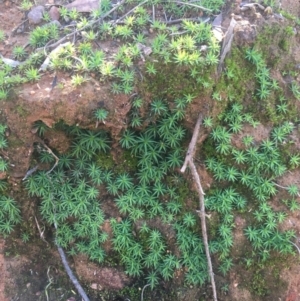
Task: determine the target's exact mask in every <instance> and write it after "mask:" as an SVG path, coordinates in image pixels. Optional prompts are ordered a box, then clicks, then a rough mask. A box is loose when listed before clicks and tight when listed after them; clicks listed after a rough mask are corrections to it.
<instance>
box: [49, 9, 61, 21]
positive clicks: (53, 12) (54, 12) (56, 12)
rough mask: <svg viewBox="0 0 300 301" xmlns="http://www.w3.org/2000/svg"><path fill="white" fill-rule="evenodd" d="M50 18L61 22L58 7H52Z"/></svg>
mask: <svg viewBox="0 0 300 301" xmlns="http://www.w3.org/2000/svg"><path fill="white" fill-rule="evenodd" d="M49 16H50V18H51V20H59V17H60V13H59V9H58V8H57V7H56V6H52V7H51V8H50V10H49Z"/></svg>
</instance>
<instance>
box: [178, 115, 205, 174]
mask: <svg viewBox="0 0 300 301" xmlns="http://www.w3.org/2000/svg"><path fill="white" fill-rule="evenodd" d="M201 123H202V115H201V114H200V115H199V117H198V119H197V122H196V125H195V128H194V132H193V137H192V140H191V142H190V144H189V148H188V151H187V154H186V157H185V160H184V163H183V166H182V167H181V169H180V171H181V172H182V173H184V172H185V170H186V167H187V165H188V163H189V161H190V160H191V159H192V158H193V156H194V153H195V149H196V143H197V140H198V135H199V129H200V125H201Z"/></svg>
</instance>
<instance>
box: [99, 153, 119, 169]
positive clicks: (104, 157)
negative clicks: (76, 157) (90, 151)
mask: <svg viewBox="0 0 300 301" xmlns="http://www.w3.org/2000/svg"><path fill="white" fill-rule="evenodd" d="M96 162H97V165H98V166H100V167H101V168H104V169H106V170H109V169H113V167H114V166H115V161H114V159H113V157H112V154H111V153H100V154H97V156H96Z"/></svg>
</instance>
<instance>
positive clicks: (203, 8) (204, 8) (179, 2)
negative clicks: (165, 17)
mask: <svg viewBox="0 0 300 301" xmlns="http://www.w3.org/2000/svg"><path fill="white" fill-rule="evenodd" d="M174 2H175V3H178V4H183V5H188V6H193V7H197V8H200V9H202V10H204V11H208V12H212V10H211V9H209V8H206V7H203V6H200V5H196V4H192V3H189V2H181V1H174Z"/></svg>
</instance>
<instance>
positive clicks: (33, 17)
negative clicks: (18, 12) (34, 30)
mask: <svg viewBox="0 0 300 301" xmlns="http://www.w3.org/2000/svg"><path fill="white" fill-rule="evenodd" d="M44 11H45V8H44V6H41V5H39V6H35V7H33V8H32V9H31V10H30V12H29V13H28V20H29V23H31V24H39V23H41V21H42V20H43V13H44Z"/></svg>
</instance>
